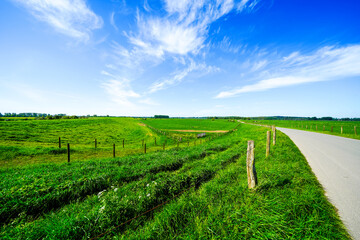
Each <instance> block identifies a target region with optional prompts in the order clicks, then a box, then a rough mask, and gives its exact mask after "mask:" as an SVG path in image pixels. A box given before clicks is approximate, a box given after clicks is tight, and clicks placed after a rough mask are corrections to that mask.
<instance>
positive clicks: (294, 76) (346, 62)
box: [215, 45, 360, 98]
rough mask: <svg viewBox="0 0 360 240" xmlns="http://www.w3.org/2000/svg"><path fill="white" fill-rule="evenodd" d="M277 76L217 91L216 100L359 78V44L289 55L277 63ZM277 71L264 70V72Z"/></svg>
mask: <svg viewBox="0 0 360 240" xmlns="http://www.w3.org/2000/svg"><path fill="white" fill-rule="evenodd" d="M275 65H276V69H281V72H277V73H276V76H273V77H270V78H267V79H264V80H261V81H259V82H257V83H255V84H250V85H246V86H243V87H241V88H238V89H235V90H232V91H223V92H220V93H219V94H218V95H217V96H216V97H215V98H227V97H233V96H236V95H238V94H241V93H247V92H257V91H265V90H269V89H273V88H279V87H286V86H292V85H298V84H304V83H309V82H319V81H330V80H338V79H343V78H348V77H354V76H360V67H359V66H360V45H353V46H348V47H341V48H335V47H324V48H321V49H319V50H318V51H316V52H315V53H313V54H309V55H301V54H300V53H298V52H294V53H291V54H290V55H289V56H287V57H283V58H282V59H281V60H278V62H277V64H275ZM276 69H267V70H266V71H271V70H273V71H274V72H276Z"/></svg>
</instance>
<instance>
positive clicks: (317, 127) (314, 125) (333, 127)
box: [242, 120, 360, 139]
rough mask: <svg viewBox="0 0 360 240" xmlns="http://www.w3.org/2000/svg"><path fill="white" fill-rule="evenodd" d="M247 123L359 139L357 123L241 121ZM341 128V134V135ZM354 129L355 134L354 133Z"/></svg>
mask: <svg viewBox="0 0 360 240" xmlns="http://www.w3.org/2000/svg"><path fill="white" fill-rule="evenodd" d="M242 121H244V122H248V123H255V124H263V125H275V126H277V127H285V128H293V129H299V130H304V131H312V132H319V133H325V134H331V135H335V136H341V137H347V138H353V139H360V122H358V121H335V120H333V121H319V120H313V121H300V120H242ZM341 127H343V132H342V133H341ZM354 127H356V133H357V134H355V131H354Z"/></svg>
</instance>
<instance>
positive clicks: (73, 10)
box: [13, 0, 103, 41]
mask: <svg viewBox="0 0 360 240" xmlns="http://www.w3.org/2000/svg"><path fill="white" fill-rule="evenodd" d="M13 1H14V2H16V3H18V4H20V5H22V6H24V7H25V8H26V9H27V10H28V11H29V12H30V13H31V14H32V15H33V16H34V17H36V18H37V19H38V20H40V21H43V22H46V23H47V24H49V25H50V26H51V27H53V28H54V29H55V30H56V31H58V32H60V33H62V34H65V35H67V36H70V37H73V38H76V39H78V40H81V41H87V40H88V39H89V38H90V34H91V31H92V30H94V29H98V28H101V27H102V25H103V20H102V18H101V17H99V16H97V15H96V14H95V13H94V12H93V11H91V10H90V8H89V7H88V6H87V5H86V3H85V1H84V0H13Z"/></svg>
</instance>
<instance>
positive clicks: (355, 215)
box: [277, 128, 360, 240]
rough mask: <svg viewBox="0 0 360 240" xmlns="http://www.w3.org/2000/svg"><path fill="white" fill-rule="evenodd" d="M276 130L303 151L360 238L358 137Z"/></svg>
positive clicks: (359, 150)
mask: <svg viewBox="0 0 360 240" xmlns="http://www.w3.org/2000/svg"><path fill="white" fill-rule="evenodd" d="M277 129H278V130H280V131H282V132H283V133H285V134H286V135H288V136H289V137H290V138H291V140H292V141H293V142H294V143H295V144H296V145H297V146H298V148H299V149H300V151H301V152H302V153H303V154H304V156H305V157H306V159H307V161H308V163H309V165H310V167H311V168H312V171H313V172H314V173H315V175H316V177H317V178H318V180H319V181H320V183H321V184H322V186H323V187H324V189H325V192H326V195H327V197H328V198H329V200H330V202H331V203H332V204H333V205H334V206H335V207H336V208H337V209H338V210H339V215H340V217H341V219H342V221H343V222H344V224H345V226H346V227H347V229H348V231H349V233H350V235H351V236H352V237H353V238H354V239H357V240H360V140H355V139H349V138H343V137H338V136H332V135H327V134H321V133H314V132H307V131H301V130H294V129H287V128H277Z"/></svg>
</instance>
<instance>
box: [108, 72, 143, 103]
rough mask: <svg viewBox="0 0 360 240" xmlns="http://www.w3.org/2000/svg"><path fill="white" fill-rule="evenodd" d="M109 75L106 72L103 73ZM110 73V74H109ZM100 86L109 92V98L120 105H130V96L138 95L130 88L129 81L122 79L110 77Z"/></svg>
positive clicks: (135, 96) (137, 96)
mask: <svg viewBox="0 0 360 240" xmlns="http://www.w3.org/2000/svg"><path fill="white" fill-rule="evenodd" d="M105 75H106V76H109V75H108V74H105ZM110 75H111V74H110ZM102 87H103V88H104V89H105V91H106V92H107V93H108V94H109V96H110V98H111V100H112V101H113V102H115V103H117V104H119V105H121V106H125V107H131V106H133V103H132V102H131V101H130V100H129V99H131V98H139V97H140V95H139V94H138V93H136V92H134V91H133V90H132V89H131V86H130V81H129V80H127V79H125V78H123V79H117V80H115V79H110V80H108V81H106V82H104V83H102Z"/></svg>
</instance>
